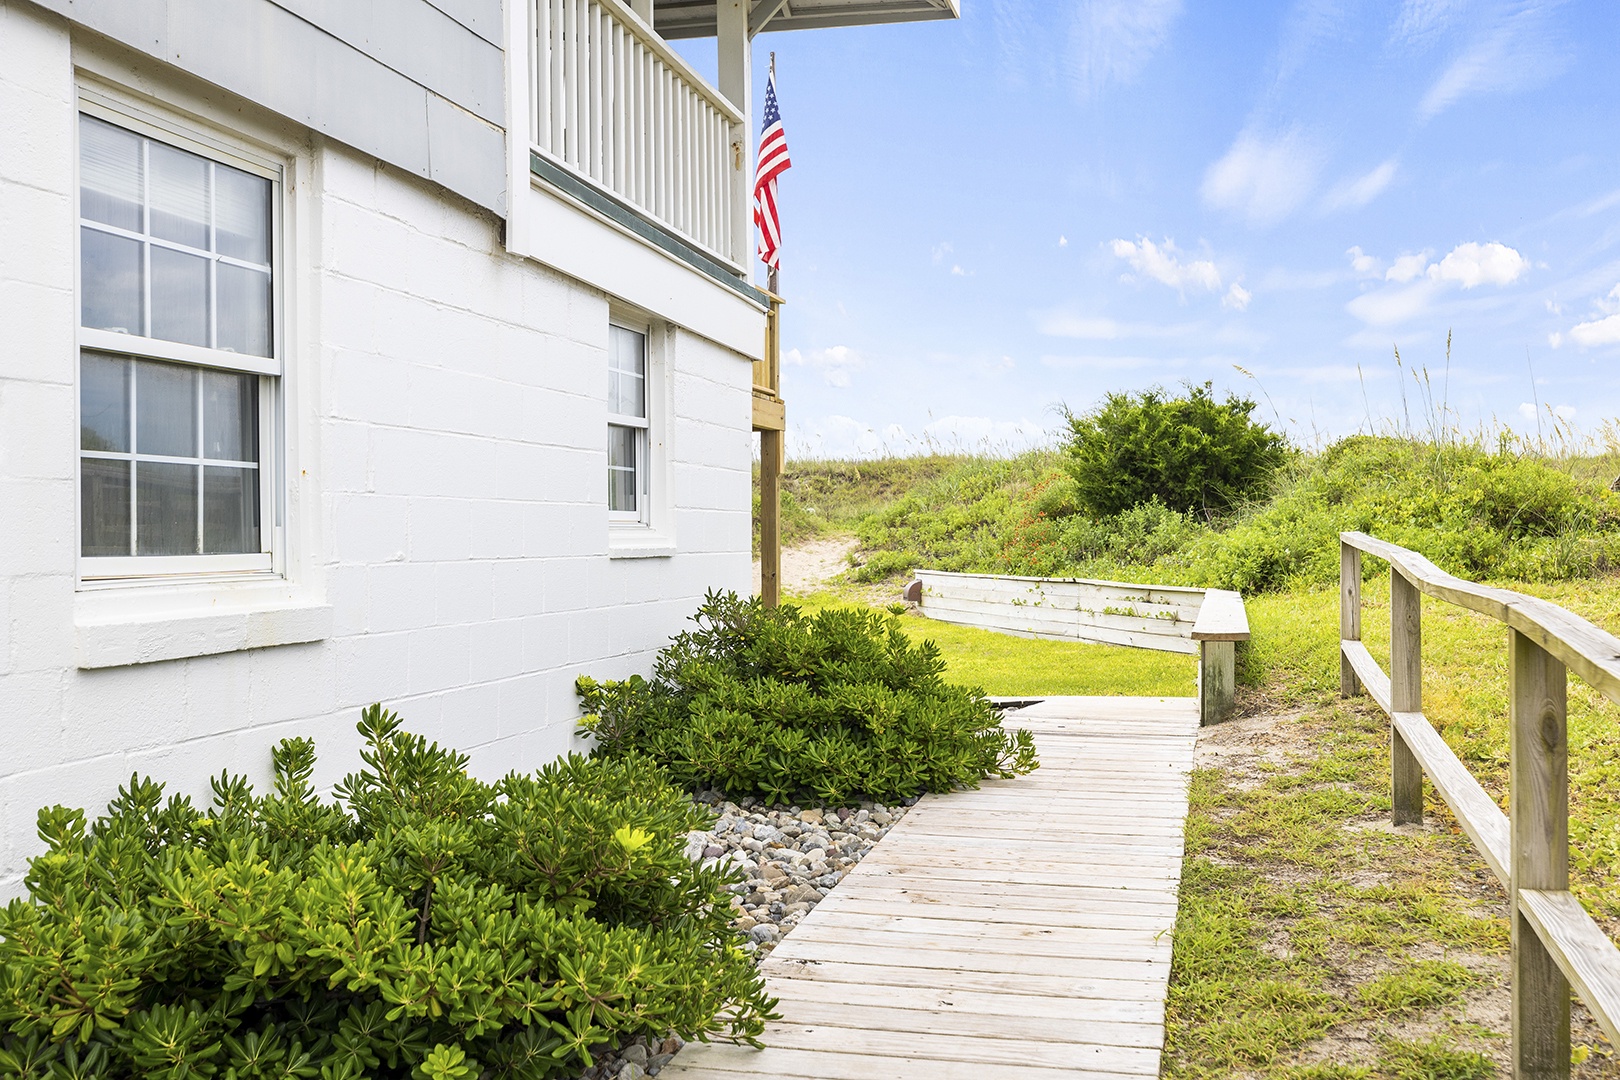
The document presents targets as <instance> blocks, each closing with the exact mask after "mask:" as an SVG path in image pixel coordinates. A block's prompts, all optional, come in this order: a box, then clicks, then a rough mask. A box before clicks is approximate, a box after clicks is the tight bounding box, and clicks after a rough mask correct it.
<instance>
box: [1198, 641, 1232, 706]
mask: <svg viewBox="0 0 1620 1080" xmlns="http://www.w3.org/2000/svg"><path fill="white" fill-rule="evenodd" d="M1236 682H1237V643H1236V642H1234V641H1200V642H1199V643H1198V723H1199V724H1200V725H1202V726H1204V727H1208V726H1209V725H1210V724H1218V723H1220V722H1221V721H1222V720H1225V719H1226V718H1227V717H1228V716H1230V715H1231V714H1232V708H1233V706H1234V704H1236V693H1235V691H1236Z"/></svg>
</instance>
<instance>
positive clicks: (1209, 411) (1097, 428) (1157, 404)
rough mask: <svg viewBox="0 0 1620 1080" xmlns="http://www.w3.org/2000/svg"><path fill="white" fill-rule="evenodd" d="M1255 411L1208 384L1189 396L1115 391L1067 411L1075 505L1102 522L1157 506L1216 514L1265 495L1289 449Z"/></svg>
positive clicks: (1251, 404)
mask: <svg viewBox="0 0 1620 1080" xmlns="http://www.w3.org/2000/svg"><path fill="white" fill-rule="evenodd" d="M1253 411H1254V402H1252V401H1246V400H1244V399H1242V398H1239V397H1235V396H1233V395H1231V394H1228V395H1227V398H1226V401H1225V402H1221V403H1218V402H1216V400H1215V398H1214V397H1213V396H1212V395H1211V393H1210V384H1209V383H1205V384H1204V385H1203V386H1193V385H1191V384H1189V385H1188V386H1187V396H1186V397H1176V398H1172V397H1168V396H1166V395H1165V392H1164V391H1163V390H1160V389H1157V388H1155V389H1152V390H1145V391H1143V392H1142V393H1140V394H1125V393H1114V394H1109V395H1108V397H1107V398H1106V399H1105V401H1104V403H1103V405H1102V407H1101V408H1099V409H1096V410H1094V411H1092V412H1089V413H1086V414H1084V415H1079V416H1077V415H1075V414H1074V413H1066V414H1065V416H1066V418H1067V420H1068V423H1069V440H1068V447H1067V450H1068V469H1069V474H1070V475H1071V476H1073V477H1074V483H1075V500H1076V501H1077V502H1078V504H1079V505H1080V506H1081V507H1082V508H1084V509H1086V510H1088V511H1090V512H1091V513H1092V514H1093V515H1095V516H1097V517H1108V516H1111V515H1113V514H1118V513H1121V512H1123V511H1126V510H1129V509H1131V508H1132V507H1136V506H1141V505H1142V504H1144V503H1148V502H1155V501H1157V502H1159V503H1161V504H1162V505H1164V506H1167V507H1169V508H1170V509H1171V510H1175V511H1177V512H1179V513H1190V512H1194V511H1196V512H1199V513H1202V514H1205V515H1206V516H1211V515H1214V514H1219V513H1224V512H1226V511H1228V510H1231V509H1232V508H1233V507H1235V506H1238V505H1239V504H1241V503H1243V502H1245V501H1247V500H1249V499H1251V498H1254V497H1255V496H1257V495H1262V494H1264V493H1265V490H1266V487H1267V485H1268V484H1269V483H1270V480H1271V477H1272V474H1274V473H1275V472H1276V471H1277V469H1278V467H1279V466H1281V465H1282V463H1283V461H1284V459H1285V456H1286V453H1285V451H1286V446H1287V444H1286V442H1285V440H1284V439H1283V437H1282V436H1281V435H1280V434H1278V433H1277V432H1275V431H1272V430H1271V429H1270V428H1268V427H1267V426H1265V425H1264V424H1260V423H1256V422H1255V421H1254V420H1252V419H1250V416H1249V414H1250V413H1252V412H1253Z"/></svg>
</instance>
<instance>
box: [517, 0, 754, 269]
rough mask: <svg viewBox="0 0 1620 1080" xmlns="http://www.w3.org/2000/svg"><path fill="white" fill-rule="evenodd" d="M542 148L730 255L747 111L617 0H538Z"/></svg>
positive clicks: (733, 256)
mask: <svg viewBox="0 0 1620 1080" xmlns="http://www.w3.org/2000/svg"><path fill="white" fill-rule="evenodd" d="M532 3H533V7H532V9H531V11H532V15H533V19H534V22H533V27H534V34H533V42H534V52H533V55H532V57H531V64H530V68H529V70H530V73H531V74H530V80H531V87H532V90H533V98H534V99H533V110H532V113H531V115H532V116H533V117H534V125H533V127H534V130H533V131H532V132H531V135H532V139H533V143H534V148H535V149H536V150H537V151H538V152H539V153H540V154H542V155H544V156H545V157H546V158H548V159H549V160H551V161H552V162H554V163H555V164H557V165H560V166H562V167H563V168H566V169H568V170H569V171H571V172H573V173H575V174H577V175H578V176H580V177H583V178H584V179H586V180H588V181H590V182H591V183H593V184H595V185H597V186H598V187H600V188H602V189H604V190H606V191H608V192H611V193H612V194H613V195H615V196H616V197H617V198H618V199H619V200H620V201H621V202H624V203H627V204H629V205H630V206H631V207H633V208H634V209H635V210H637V211H639V212H640V213H642V214H644V215H645V216H647V217H648V218H650V219H652V220H653V221H656V222H657V223H659V224H661V225H663V226H664V227H665V228H667V229H669V230H672V231H674V232H676V233H678V234H679V235H680V236H681V237H683V238H684V239H686V240H687V241H689V242H691V243H692V244H694V245H696V246H697V247H699V248H701V249H702V250H703V251H704V252H705V253H707V254H709V255H711V256H713V257H715V258H717V259H719V260H721V261H723V262H725V263H727V264H729V265H731V266H733V267H736V266H738V264H739V262H740V259H739V256H738V254H737V252H738V245H737V244H736V243H735V241H736V239H737V234H738V232H739V230H740V226H739V224H738V223H737V222H736V221H734V220H733V215H734V206H735V205H736V203H735V201H734V200H733V198H732V192H733V187H732V185H734V184H739V183H742V182H743V181H742V179H741V178H742V174H743V170H742V169H741V168H740V167H738V165H737V164H736V161H735V160H734V159H735V157H736V156H737V155H738V151H735V150H734V149H733V142H737V143H738V146H739V149H740V147H741V146H742V145H743V143H742V141H741V126H742V125H743V123H744V118H743V116H742V114H741V113H739V112H738V111H737V109H736V108H735V107H734V106H733V105H732V104H731V103H730V102H729V101H727V100H726V99H725V98H724V97H722V96H721V95H720V93H719V92H718V91H716V90H715V89H714V88H713V87H711V86H709V84H708V83H706V82H705V81H704V80H703V78H702V77H701V76H699V75H698V74H697V73H696V72H694V71H693V70H692V69H691V67H689V66H688V65H687V63H686V62H685V61H684V60H682V59H681V58H680V56H679V55H677V54H676V53H675V52H674V51H673V50H672V49H670V47H669V46H668V45H667V44H666V43H665V42H664V40H663V39H662V38H660V37H659V36H658V34H657V33H655V32H654V31H653V30H652V29H651V28H650V27H648V26H647V24H646V23H645V22H643V21H642V20H641V19H640V18H639V17H638V16H637V15H636V14H635V13H634V12H632V11H631V10H630V8H628V7H626V6H625V5H624V4H622V3H619V2H618V0H532Z"/></svg>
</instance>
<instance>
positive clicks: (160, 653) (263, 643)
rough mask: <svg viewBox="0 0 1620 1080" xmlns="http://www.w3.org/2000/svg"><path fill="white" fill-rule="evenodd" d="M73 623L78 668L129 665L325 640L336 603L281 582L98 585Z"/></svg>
mask: <svg viewBox="0 0 1620 1080" xmlns="http://www.w3.org/2000/svg"><path fill="white" fill-rule="evenodd" d="M73 627H74V637H75V652H76V658H77V663H78V666H79V667H80V668H108V667H125V666H128V665H132V664H150V663H155V662H157V661H160V660H180V659H184V658H187V657H192V656H213V655H217V654H219V653H229V652H239V651H241V650H243V649H263V648H268V647H270V646H273V645H295V644H300V643H303V642H310V641H320V640H322V639H324V638H327V637H330V636H331V633H332V607H331V605H330V604H328V603H327V602H326V600H325V598H324V597H321V596H317V595H314V594H311V593H310V592H309V591H307V590H303V589H299V588H298V587H296V586H294V585H291V584H289V583H288V582H286V581H283V580H281V579H276V580H274V581H234V582H209V583H206V584H203V583H198V584H190V585H132V586H127V587H119V588H93V589H87V590H85V591H82V592H80V593H79V594H78V595H77V596H76V597H75V598H74V604H73Z"/></svg>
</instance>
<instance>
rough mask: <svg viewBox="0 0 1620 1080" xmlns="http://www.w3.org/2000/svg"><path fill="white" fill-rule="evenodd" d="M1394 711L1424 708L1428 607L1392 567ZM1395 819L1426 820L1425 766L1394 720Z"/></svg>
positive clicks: (1392, 774) (1391, 762) (1398, 821)
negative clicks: (1425, 621) (1424, 611)
mask: <svg viewBox="0 0 1620 1080" xmlns="http://www.w3.org/2000/svg"><path fill="white" fill-rule="evenodd" d="M1389 711H1390V712H1392V713H1403V712H1412V713H1415V712H1422V711H1423V606H1422V594H1421V593H1419V592H1418V590H1417V586H1416V585H1414V584H1412V583H1411V582H1410V581H1408V580H1406V578H1405V577H1403V576H1402V574H1401V572H1400V570H1399V569H1397V568H1396V567H1393V566H1392V567H1390V571H1389ZM1389 771H1390V800H1391V803H1392V806H1391V810H1392V818H1393V820H1394V822H1395V824H1397V825H1405V824H1407V823H1409V822H1420V821H1422V820H1423V766H1422V765H1420V764H1419V763H1418V759H1417V755H1415V754H1413V753H1412V751H1411V749H1410V748H1409V747H1408V746H1407V745H1406V740H1405V739H1403V738H1401V733H1400V732H1399V731H1397V730H1396V729H1395V725H1394V723H1393V722H1391V724H1390V725H1389Z"/></svg>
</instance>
